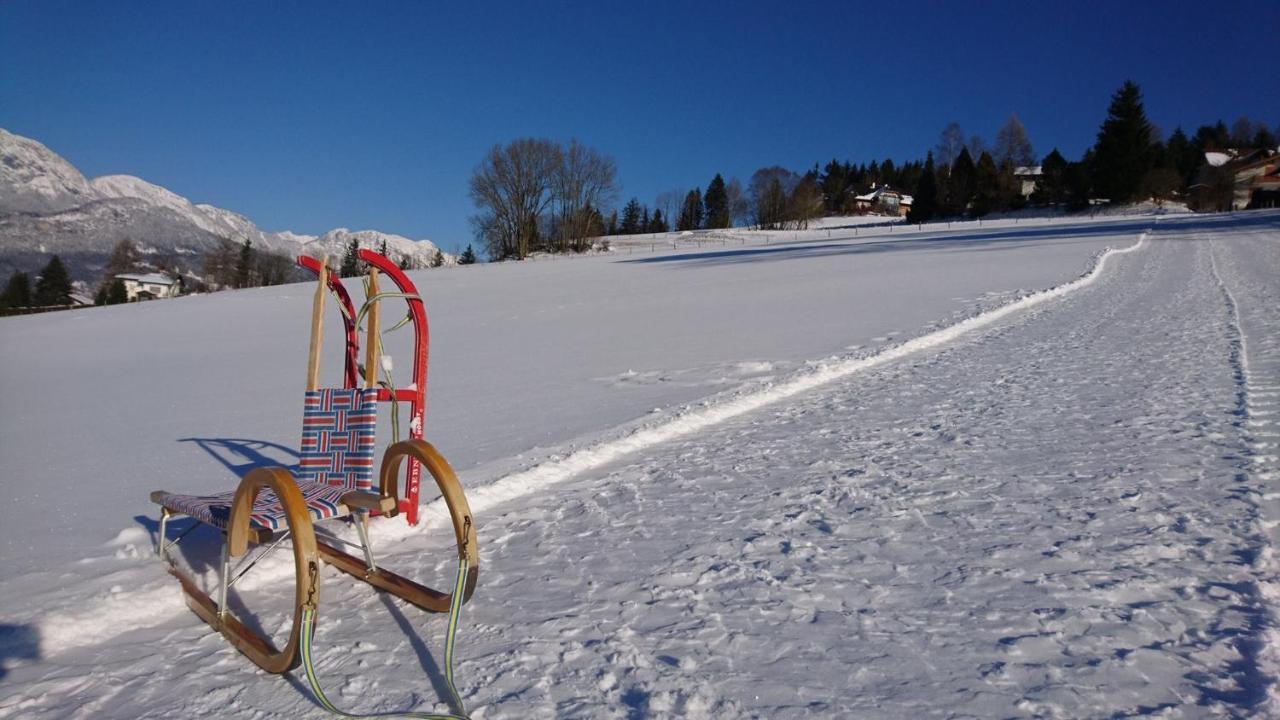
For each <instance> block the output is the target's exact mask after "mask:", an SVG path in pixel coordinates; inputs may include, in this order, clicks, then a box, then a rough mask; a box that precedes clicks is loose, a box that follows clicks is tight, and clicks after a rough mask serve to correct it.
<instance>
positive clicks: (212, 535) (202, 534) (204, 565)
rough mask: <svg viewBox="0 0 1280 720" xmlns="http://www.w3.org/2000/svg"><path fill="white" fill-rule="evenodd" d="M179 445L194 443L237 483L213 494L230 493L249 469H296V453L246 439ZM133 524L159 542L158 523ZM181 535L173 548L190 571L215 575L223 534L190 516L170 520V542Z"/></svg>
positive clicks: (150, 519)
mask: <svg viewBox="0 0 1280 720" xmlns="http://www.w3.org/2000/svg"><path fill="white" fill-rule="evenodd" d="M178 442H190V443H195V444H196V446H198V447H199V448H200V449H201V450H204V451H205V452H206V453H208V454H209V456H210V457H212V458H213V459H214V460H216V461H218V463H219V464H221V465H222V466H223V467H225V468H226V469H227V470H229V471H231V473H232V474H233V475H235V476H236V482H228V483H226V485H225V486H223V487H221V488H219V489H217V490H214V491H213V492H229V491H232V490H235V489H236V486H237V484H238V483H239V481H240V480H241V479H243V478H244V476H245V475H248V474H249V472H250V471H251V470H254V469H255V468H260V467H284V468H287V469H288V470H289V472H291V473H296V472H297V469H298V462H299V459H300V458H299V456H298V451H297V450H294V449H293V448H290V447H286V446H284V445H281V444H279V443H273V442H268V441H266V440H252V439H248V438H181V439H179V440H178ZM133 519H134V521H136V522H137V523H138V524H139V525H141V526H142V527H143V528H144V529H145V530H146V531H147V532H148V533H149V534H150V535H151V541H152V544H153V545H154V544H155V543H156V542H157V541H158V539H159V537H158V536H159V532H160V521H159V520H158V519H157V518H154V517H151V516H148V515H135V516H134V518H133ZM183 533H190V534H188V535H187V536H186V537H185V538H183V540H182V543H181V544H180V545H178V546H177V547H176V548H174V550H173V551H174V552H177V553H179V555H180V556H181V557H182V559H183V560H184V561H185V562H186V563H187V564H188V565H189V566H190V568H191V570H192V572H194V573H196V574H202V573H205V572H209V571H212V572H216V571H217V570H218V567H219V565H220V563H221V556H220V553H221V546H222V533H221V532H220V531H219V530H218V529H217V528H214V527H212V526H210V525H205V524H204V523H200V522H197V521H195V520H192V519H191V518H189V517H186V516H181V517H175V518H173V519H171V520H170V521H169V529H168V537H169V540H170V541H172V540H174V539H175V538H177V537H178V536H179V535H182V534H183Z"/></svg>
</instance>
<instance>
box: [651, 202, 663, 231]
mask: <svg viewBox="0 0 1280 720" xmlns="http://www.w3.org/2000/svg"><path fill="white" fill-rule="evenodd" d="M667 229H668V228H667V221H666V218H664V217H662V210H660V209H658V208H654V210H653V217H652V218H651V219H650V220H649V232H651V233H664V232H666V231H667Z"/></svg>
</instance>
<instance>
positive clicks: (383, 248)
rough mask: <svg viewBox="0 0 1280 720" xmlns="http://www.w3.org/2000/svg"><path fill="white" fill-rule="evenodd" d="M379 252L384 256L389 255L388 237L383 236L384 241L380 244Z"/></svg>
mask: <svg viewBox="0 0 1280 720" xmlns="http://www.w3.org/2000/svg"><path fill="white" fill-rule="evenodd" d="M378 254H379V255H381V256H382V257H386V256H387V239H386V238H382V242H381V243H379V244H378Z"/></svg>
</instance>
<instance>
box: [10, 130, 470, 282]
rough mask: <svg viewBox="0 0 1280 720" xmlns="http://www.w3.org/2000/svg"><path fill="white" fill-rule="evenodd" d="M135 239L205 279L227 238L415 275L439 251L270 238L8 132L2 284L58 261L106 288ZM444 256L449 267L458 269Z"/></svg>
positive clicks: (338, 231) (236, 217)
mask: <svg viewBox="0 0 1280 720" xmlns="http://www.w3.org/2000/svg"><path fill="white" fill-rule="evenodd" d="M125 238H128V239H130V240H133V241H134V242H135V243H136V244H137V245H138V246H139V248H140V249H142V250H143V255H144V258H146V259H147V260H148V261H149V262H150V264H152V265H157V266H158V265H164V266H165V267H169V268H172V269H174V270H178V271H180V272H184V273H189V274H192V275H195V276H199V274H200V271H201V267H200V260H201V258H202V257H203V255H204V254H205V253H207V252H209V251H210V250H212V249H214V248H215V247H216V246H217V245H218V244H219V243H220V242H221V241H222V239H223V238H227V239H230V240H232V241H234V242H236V243H240V242H243V241H244V240H246V239H247V240H249V241H251V242H252V243H253V246H254V247H256V248H259V249H262V250H267V251H271V252H277V253H283V254H286V255H289V256H294V255H302V254H305V255H317V254H321V253H324V254H329V255H341V254H342V253H343V252H345V250H346V247H347V244H348V243H349V242H350V241H351V239H353V238H354V239H356V240H358V241H359V242H360V245H361V247H365V248H369V249H375V250H376V249H379V248H380V247H381V245H382V243H383V242H385V243H386V246H387V255H388V256H389V257H390V258H391V259H392V260H394V261H396V262H404V261H405V260H408V261H409V262H411V263H412V264H413V265H414V266H415V267H428V266H429V265H430V263H431V262H432V260H433V258H434V257H435V255H436V252H437V250H438V247H437V246H436V244H435V243H433V242H431V241H430V240H413V239H410V238H407V237H404V236H402V235H397V234H395V233H386V232H382V231H379V230H350V229H348V228H345V227H342V228H333V229H332V230H329V231H327V232H325V233H322V234H320V235H306V234H302V233H295V232H291V231H288V230H284V231H277V232H267V231H264V230H262V229H261V228H259V227H258V226H257V225H256V224H254V222H253V221H252V220H250V219H249V218H248V217H246V216H244V215H242V214H240V213H237V212H235V211H233V210H227V209H225V208H219V207H216V206H214V205H209V204H207V203H194V202H192V201H191V200H189V199H187V198H185V197H183V196H182V195H179V194H177V193H175V192H173V191H171V190H169V189H167V188H164V187H162V186H160V185H156V184H154V183H150V182H147V181H146V180H143V179H142V178H139V177H135V176H133V175H103V176H100V177H96V178H92V179H89V178H86V177H85V176H84V175H83V174H82V173H81V172H80V171H79V170H78V169H77V168H76V167H75V166H74V165H73V164H71V163H70V162H69V161H67V160H66V159H65V158H63V157H62V156H60V155H58V154H57V153H56V152H54V151H53V150H51V149H49V148H48V147H47V146H45V145H44V144H42V143H41V142H39V141H38V140H34V139H32V138H27V137H23V136H21V135H18V134H16V133H12V132H9V131H8V130H6V129H4V128H0V277H4V276H8V275H9V274H11V273H13V272H14V271H19V270H20V271H23V272H27V273H32V274H34V273H36V272H39V270H40V268H41V267H43V266H44V264H45V263H46V262H48V258H49V256H50V255H53V254H58V255H59V256H61V258H62V260H63V262H64V264H66V265H67V268H68V270H69V272H70V273H71V275H72V277H73V278H75V279H77V280H82V281H85V282H87V283H89V284H90V285H92V284H96V283H97V282H98V281H99V280H100V279H101V277H100V276H101V273H102V271H103V268H104V267H105V264H106V260H107V257H108V256H109V255H110V254H111V250H112V248H114V247H115V245H116V243H118V242H119V241H121V240H123V239H125ZM441 254H442V255H443V258H444V263H445V264H446V265H452V264H454V263H455V262H456V258H455V257H453V256H451V255H449V254H447V253H441Z"/></svg>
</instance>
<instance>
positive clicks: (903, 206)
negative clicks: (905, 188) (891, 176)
mask: <svg viewBox="0 0 1280 720" xmlns="http://www.w3.org/2000/svg"><path fill="white" fill-rule="evenodd" d="M853 203H854V205H853V208H854V211H855V212H857V213H858V214H859V215H870V214H876V215H894V216H899V217H902V216H905V215H906V214H907V212H909V211H910V210H911V196H910V195H907V194H905V193H901V192H898V191H897V190H894V189H893V188H890V187H889V186H888V185H881V186H879V187H876V186H874V185H873V186H871V192H869V193H867V194H866V195H857V196H855V197H854V198H853Z"/></svg>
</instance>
